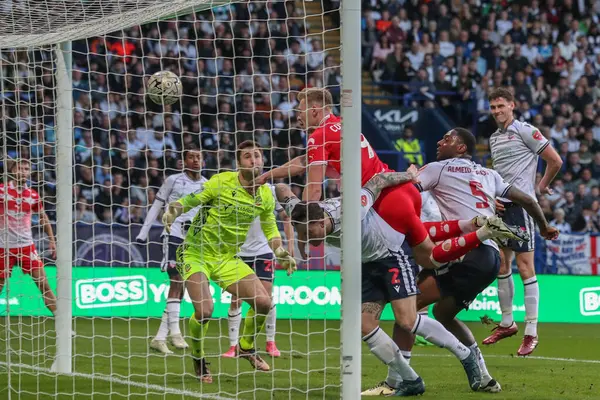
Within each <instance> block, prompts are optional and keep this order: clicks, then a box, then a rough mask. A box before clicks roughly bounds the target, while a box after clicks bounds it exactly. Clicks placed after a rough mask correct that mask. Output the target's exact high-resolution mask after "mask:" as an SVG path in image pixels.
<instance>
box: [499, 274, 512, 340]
mask: <svg viewBox="0 0 600 400" xmlns="http://www.w3.org/2000/svg"><path fill="white" fill-rule="evenodd" d="M514 297H515V282H514V281H513V277H512V273H510V272H509V273H508V274H506V275H498V300H499V301H500V311H502V321H500V326H503V327H505V328H508V327H509V326H511V325H512V323H513V321H514V320H513V298H514Z"/></svg>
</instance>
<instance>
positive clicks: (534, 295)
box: [523, 276, 540, 336]
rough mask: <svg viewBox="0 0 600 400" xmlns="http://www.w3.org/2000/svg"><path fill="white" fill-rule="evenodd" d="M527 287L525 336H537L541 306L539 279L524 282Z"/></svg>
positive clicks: (533, 278)
mask: <svg viewBox="0 0 600 400" xmlns="http://www.w3.org/2000/svg"><path fill="white" fill-rule="evenodd" d="M523 286H524V287H525V334H526V335H531V336H537V323H538V307H539V305H540V286H539V285H538V281H537V277H535V276H533V277H531V278H529V279H525V280H524V281H523Z"/></svg>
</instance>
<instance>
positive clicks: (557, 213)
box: [550, 208, 571, 233]
mask: <svg viewBox="0 0 600 400" xmlns="http://www.w3.org/2000/svg"><path fill="white" fill-rule="evenodd" d="M550 225H552V226H554V227H555V228H556V229H558V230H559V231H560V233H571V224H569V223H568V222H567V221H566V220H565V211H564V210H563V209H562V208H558V209H556V210H554V219H553V220H552V221H550Z"/></svg>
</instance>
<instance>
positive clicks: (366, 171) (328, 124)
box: [257, 88, 391, 201]
mask: <svg viewBox="0 0 600 400" xmlns="http://www.w3.org/2000/svg"><path fill="white" fill-rule="evenodd" d="M298 101H299V102H300V103H299V104H298V109H297V113H298V126H299V127H300V128H302V129H306V132H307V133H308V134H309V135H310V136H309V137H308V142H307V154H306V155H301V156H298V157H296V158H294V159H292V160H291V161H289V162H287V163H285V164H284V165H282V166H281V167H277V168H274V169H272V170H271V171H269V172H266V173H264V174H263V175H261V176H260V177H259V178H258V179H257V181H258V182H260V183H264V182H266V181H267V180H268V179H281V178H287V177H290V176H296V175H300V174H304V173H305V172H307V173H308V178H307V182H306V188H305V190H304V194H303V195H302V200H304V201H319V200H320V199H321V192H322V186H323V180H324V179H325V178H326V177H327V178H331V179H339V177H340V173H341V159H342V155H341V154H342V152H341V143H342V136H341V134H342V124H341V122H340V118H339V117H337V116H335V115H334V114H333V112H332V109H331V104H333V99H332V97H331V93H329V91H328V90H327V89H319V88H311V89H304V90H303V91H301V92H300V93H299V94H298ZM360 137H361V142H360V145H361V148H362V149H361V169H362V178H361V185H364V184H365V183H367V182H368V181H369V179H371V177H373V175H375V174H378V173H381V172H386V171H391V170H390V169H389V168H388V166H387V165H386V164H385V163H383V162H382V161H381V160H380V159H379V157H378V156H377V154H376V153H375V151H374V150H373V148H372V147H371V145H370V144H369V142H368V141H367V139H366V138H365V137H364V136H363V135H362V134H361V136H360Z"/></svg>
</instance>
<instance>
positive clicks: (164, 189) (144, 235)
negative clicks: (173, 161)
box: [135, 175, 174, 242]
mask: <svg viewBox="0 0 600 400" xmlns="http://www.w3.org/2000/svg"><path fill="white" fill-rule="evenodd" d="M173 181H174V176H173V175H171V176H169V177H167V179H165V181H164V183H163V184H162V186H161V187H160V189H158V193H156V199H155V200H154V203H152V207H150V210H148V215H147V216H146V219H145V220H144V225H142V229H140V233H139V234H138V235H137V237H136V238H135V239H136V240H137V241H139V242H145V241H146V240H147V239H148V232H150V227H151V226H152V224H153V223H154V221H155V220H156V218H157V217H158V214H160V210H161V209H162V208H163V207H164V205H165V203H166V202H167V199H168V198H169V196H170V195H171V192H172V191H173Z"/></svg>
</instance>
